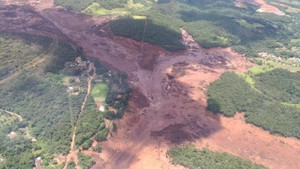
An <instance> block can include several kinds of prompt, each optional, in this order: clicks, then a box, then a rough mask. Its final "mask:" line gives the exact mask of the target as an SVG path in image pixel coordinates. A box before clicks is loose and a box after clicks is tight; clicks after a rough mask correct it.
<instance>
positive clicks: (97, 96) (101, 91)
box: [91, 83, 108, 102]
mask: <svg viewBox="0 0 300 169" xmlns="http://www.w3.org/2000/svg"><path fill="white" fill-rule="evenodd" d="M107 92H108V86H107V84H105V83H99V84H96V85H95V86H94V87H93V90H92V92H91V96H92V97H94V100H95V101H96V102H104V101H105V98H106V96H107Z"/></svg>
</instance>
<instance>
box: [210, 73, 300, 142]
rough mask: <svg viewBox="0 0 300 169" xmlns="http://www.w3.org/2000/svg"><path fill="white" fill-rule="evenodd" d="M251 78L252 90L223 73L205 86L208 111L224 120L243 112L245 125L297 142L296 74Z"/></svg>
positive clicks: (299, 91) (299, 90)
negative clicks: (249, 124)
mask: <svg viewBox="0 0 300 169" xmlns="http://www.w3.org/2000/svg"><path fill="white" fill-rule="evenodd" d="M251 78H252V79H253V80H254V81H255V83H254V84H253V83H252V82H253V81H251V85H252V87H251V85H249V82H248V83H247V82H246V81H245V80H244V78H241V77H240V76H239V75H236V74H235V73H224V74H223V75H222V76H221V78H220V79H219V80H217V81H215V82H213V83H212V84H211V85H210V86H209V89H208V92H207V95H208V109H209V110H210V111H212V112H216V113H221V114H223V115H225V116H233V115H234V114H235V113H236V112H245V117H246V121H247V122H249V123H253V124H254V125H256V126H259V127H262V128H264V129H266V130H269V131H270V132H271V133H275V134H280V135H283V136H288V137H297V138H300V132H299V131H300V125H299V118H300V109H299V108H298V107H297V104H299V103H300V81H299V78H300V72H296V73H292V72H289V71H287V70H283V69H275V70H273V71H270V72H266V73H261V74H258V75H252V76H251ZM232 84H235V85H232Z"/></svg>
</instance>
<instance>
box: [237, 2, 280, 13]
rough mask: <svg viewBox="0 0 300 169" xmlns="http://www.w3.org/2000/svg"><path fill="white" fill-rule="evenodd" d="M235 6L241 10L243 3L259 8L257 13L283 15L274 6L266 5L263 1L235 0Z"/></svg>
mask: <svg viewBox="0 0 300 169" xmlns="http://www.w3.org/2000/svg"><path fill="white" fill-rule="evenodd" d="M235 3H236V6H237V7H240V8H243V7H244V3H249V4H253V5H257V6H259V10H258V11H259V12H267V13H272V14H275V15H284V14H285V13H284V12H283V11H281V10H279V9H278V8H276V7H275V6H272V5H270V4H268V3H267V2H266V1H265V0H235Z"/></svg>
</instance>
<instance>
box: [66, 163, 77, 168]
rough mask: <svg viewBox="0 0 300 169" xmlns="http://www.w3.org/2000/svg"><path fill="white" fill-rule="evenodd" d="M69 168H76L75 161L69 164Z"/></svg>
mask: <svg viewBox="0 0 300 169" xmlns="http://www.w3.org/2000/svg"><path fill="white" fill-rule="evenodd" d="M67 169H76V164H75V162H74V161H71V162H70V163H69V164H68V166H67Z"/></svg>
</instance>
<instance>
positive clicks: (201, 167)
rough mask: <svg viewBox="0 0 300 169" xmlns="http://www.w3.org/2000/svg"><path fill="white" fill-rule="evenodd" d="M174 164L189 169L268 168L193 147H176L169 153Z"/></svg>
mask: <svg viewBox="0 0 300 169" xmlns="http://www.w3.org/2000/svg"><path fill="white" fill-rule="evenodd" d="M167 156H168V157H170V158H171V160H172V162H173V163H174V164H179V165H182V166H184V167H186V168H189V169H237V168H239V169H265V168H266V167H264V166H262V165H258V164H254V163H252V162H251V161H247V160H243V159H241V158H239V157H236V156H233V155H230V154H228V153H220V152H213V151H210V150H208V149H202V150H197V149H196V148H195V147H194V146H192V145H186V146H182V147H174V148H172V149H170V150H169V151H168V152H167Z"/></svg>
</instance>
